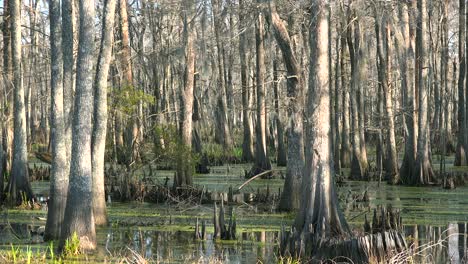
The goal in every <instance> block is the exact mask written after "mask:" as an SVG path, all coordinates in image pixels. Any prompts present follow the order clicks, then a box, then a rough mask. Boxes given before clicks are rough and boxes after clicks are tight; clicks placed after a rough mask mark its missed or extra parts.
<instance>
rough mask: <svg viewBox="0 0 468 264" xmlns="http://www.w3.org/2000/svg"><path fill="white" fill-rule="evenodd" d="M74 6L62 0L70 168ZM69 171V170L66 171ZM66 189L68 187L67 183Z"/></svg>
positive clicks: (68, 166)
mask: <svg viewBox="0 0 468 264" xmlns="http://www.w3.org/2000/svg"><path fill="white" fill-rule="evenodd" d="M75 9H76V8H75V7H74V1H73V0H63V1H62V50H63V52H62V53H63V115H64V118H65V128H64V129H65V132H64V133H65V142H66V144H65V145H66V148H67V168H68V170H69V168H70V159H71V148H72V147H71V146H72V123H73V104H74V102H73V99H74V94H75V84H74V81H75V72H74V70H75V66H76V65H75V56H74V55H73V51H74V50H75V48H76V47H75V45H74V40H75V31H77V27H76V21H75V16H76V10H75ZM67 173H69V172H67ZM66 184H67V187H66V189H67V188H68V183H66Z"/></svg>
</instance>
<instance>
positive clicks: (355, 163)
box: [347, 10, 368, 180]
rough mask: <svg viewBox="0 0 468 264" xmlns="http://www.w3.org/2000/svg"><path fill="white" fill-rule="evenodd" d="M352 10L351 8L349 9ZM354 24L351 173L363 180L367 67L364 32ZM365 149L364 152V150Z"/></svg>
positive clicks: (365, 168)
mask: <svg viewBox="0 0 468 264" xmlns="http://www.w3.org/2000/svg"><path fill="white" fill-rule="evenodd" d="M348 12H350V10H348ZM351 19H352V17H351V15H350V14H348V21H349V22H351ZM352 24H353V25H352V26H349V27H348V31H347V42H348V50H349V54H350V58H351V96H350V97H351V116H352V120H351V124H352V140H351V141H352V159H351V173H350V176H351V178H352V179H357V180H362V179H365V178H367V176H368V163H367V155H366V153H365V143H364V142H361V141H362V140H364V137H363V127H362V126H363V125H364V124H363V122H364V120H363V118H362V117H363V114H361V113H360V112H362V109H361V107H362V106H363V103H362V102H360V101H361V99H362V98H361V97H362V93H361V87H360V86H361V85H362V83H361V82H362V77H363V74H364V69H365V63H366V59H365V57H364V56H365V55H364V48H363V45H364V44H363V40H362V32H361V28H360V26H359V23H358V21H354V22H352ZM352 29H354V41H353V40H352V35H353V34H352ZM363 150H364V152H363Z"/></svg>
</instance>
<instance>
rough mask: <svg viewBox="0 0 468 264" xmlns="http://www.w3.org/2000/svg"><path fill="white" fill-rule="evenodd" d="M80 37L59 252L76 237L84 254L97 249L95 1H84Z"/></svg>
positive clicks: (81, 6)
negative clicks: (93, 150) (93, 141)
mask: <svg viewBox="0 0 468 264" xmlns="http://www.w3.org/2000/svg"><path fill="white" fill-rule="evenodd" d="M79 10H80V35H79V42H78V43H79V44H78V45H79V49H78V59H77V74H76V94H75V107H74V117H73V138H72V142H73V143H72V155H71V157H72V159H71V169H70V172H71V173H70V184H69V189H68V198H67V205H66V209H65V218H64V221H63V227H62V234H61V237H60V242H59V248H60V249H61V250H63V248H64V246H65V241H66V240H67V239H68V238H70V237H71V236H72V235H73V234H74V233H76V235H77V236H78V238H79V240H80V244H79V245H80V247H81V249H82V250H94V249H95V248H96V230H95V225H94V214H93V207H92V205H93V180H92V159H91V133H92V120H91V118H92V113H93V102H92V100H90V98H92V96H93V90H92V89H93V59H94V54H93V53H94V52H93V51H94V21H95V7H94V2H93V1H92V0H80V7H79Z"/></svg>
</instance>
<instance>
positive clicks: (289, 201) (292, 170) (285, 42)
mask: <svg viewBox="0 0 468 264" xmlns="http://www.w3.org/2000/svg"><path fill="white" fill-rule="evenodd" d="M264 13H265V15H266V17H267V19H268V20H269V21H270V23H271V25H272V26H273V34H274V36H275V39H276V41H277V43H278V46H279V48H280V50H281V53H282V55H283V61H284V64H285V66H286V70H287V74H288V75H287V107H288V135H287V136H288V150H287V159H288V160H287V167H286V180H285V182H284V187H283V192H282V194H281V199H280V203H279V205H278V208H279V209H280V210H284V211H291V210H297V209H299V202H300V195H299V194H300V184H301V178H302V172H303V167H304V142H303V116H302V115H303V114H302V111H301V109H302V105H303V104H302V94H303V88H302V83H303V77H302V73H301V71H300V66H299V62H298V61H297V59H296V55H295V53H294V51H293V45H292V41H291V38H290V36H289V32H288V30H287V28H286V26H285V25H284V22H283V20H281V18H280V16H279V15H278V13H277V11H276V6H275V4H274V2H273V1H270V6H269V10H268V9H265V12H264Z"/></svg>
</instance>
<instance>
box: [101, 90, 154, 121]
mask: <svg viewBox="0 0 468 264" xmlns="http://www.w3.org/2000/svg"><path fill="white" fill-rule="evenodd" d="M109 95H110V96H111V98H112V101H113V104H114V106H115V107H117V109H118V110H120V111H122V112H124V113H126V114H128V115H131V114H132V113H133V112H134V111H135V109H136V107H137V106H138V103H139V102H141V103H143V104H154V101H155V99H154V97H153V96H152V95H149V94H147V93H145V92H144V91H142V90H139V89H136V88H135V87H133V86H122V87H120V89H119V88H111V89H110V93H109Z"/></svg>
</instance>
